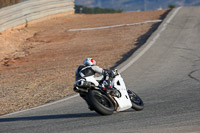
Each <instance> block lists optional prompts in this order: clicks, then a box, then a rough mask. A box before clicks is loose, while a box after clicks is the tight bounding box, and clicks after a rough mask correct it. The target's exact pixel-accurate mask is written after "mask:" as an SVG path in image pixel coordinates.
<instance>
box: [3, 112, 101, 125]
mask: <svg viewBox="0 0 200 133" xmlns="http://www.w3.org/2000/svg"><path fill="white" fill-rule="evenodd" d="M98 116H99V115H98V114H97V113H95V112H94V113H77V114H57V115H42V116H28V117H11V118H0V123H1V122H15V121H34V120H50V119H68V118H83V117H86V118H87V117H98Z"/></svg>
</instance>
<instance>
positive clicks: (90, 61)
mask: <svg viewBox="0 0 200 133" xmlns="http://www.w3.org/2000/svg"><path fill="white" fill-rule="evenodd" d="M83 64H84V65H86V66H93V65H96V61H95V60H94V59H92V58H86V59H85V60H84V62H83Z"/></svg>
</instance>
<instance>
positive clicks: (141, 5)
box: [75, 0, 200, 11]
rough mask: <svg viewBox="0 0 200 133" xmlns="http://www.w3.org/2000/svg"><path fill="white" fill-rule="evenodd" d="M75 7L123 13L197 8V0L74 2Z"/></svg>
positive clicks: (85, 0) (90, 0)
mask: <svg viewBox="0 0 200 133" xmlns="http://www.w3.org/2000/svg"><path fill="white" fill-rule="evenodd" d="M75 3H76V4H77V5H84V6H88V7H102V8H114V9H123V10H124V11H136V10H156V9H159V8H163V9H166V8H168V5H170V4H175V5H176V6H199V5H200V1H199V0H84V1H83V0H75Z"/></svg>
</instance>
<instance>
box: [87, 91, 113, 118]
mask: <svg viewBox="0 0 200 133" xmlns="http://www.w3.org/2000/svg"><path fill="white" fill-rule="evenodd" d="M88 99H89V100H90V103H91V104H92V106H93V107H94V110H95V111H96V112H97V113H99V114H101V115H111V114H113V112H114V105H113V103H112V101H111V99H110V98H109V97H108V96H106V95H105V94H102V93H101V92H100V91H98V90H90V91H89V92H88Z"/></svg>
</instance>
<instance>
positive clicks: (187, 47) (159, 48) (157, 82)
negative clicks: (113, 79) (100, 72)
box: [0, 7, 200, 133]
mask: <svg viewBox="0 0 200 133" xmlns="http://www.w3.org/2000/svg"><path fill="white" fill-rule="evenodd" d="M175 11H177V9H175V10H173V11H172V12H170V14H169V15H168V16H167V18H166V19H165V21H164V22H163V23H162V24H161V26H160V27H159V29H158V30H157V31H156V32H155V33H154V34H153V35H152V36H151V37H150V38H149V40H148V41H147V43H146V44H145V45H144V46H143V47H141V48H140V49H139V50H138V51H137V52H136V53H135V54H133V56H132V57H130V58H129V59H128V60H127V61H126V62H124V64H122V65H121V66H119V69H122V68H123V67H125V66H127V64H128V62H132V63H131V64H130V65H129V66H128V67H127V68H126V69H124V70H123V72H122V76H123V77H124V80H125V82H126V85H127V87H128V88H130V89H132V90H134V91H135V92H137V93H138V94H139V95H140V96H141V98H142V99H143V100H144V102H145V109H144V110H143V111H139V112H137V111H134V110H131V109H130V110H127V111H124V112H120V113H115V114H113V115H111V116H100V115H98V114H96V113H95V112H90V111H89V110H88V109H87V106H86V104H85V103H84V101H83V100H82V99H80V98H79V97H77V96H74V97H70V98H68V99H66V100H63V101H62V102H57V103H56V104H52V105H48V106H44V107H39V108H36V109H31V110H27V111H22V112H18V113H14V114H10V115H5V116H1V117H0V133H11V132H12V133H36V132H37V133H42V132H45V133H47V132H51V133H54V132H55V133H57V132H59V133H62V132H63V133H70V132H73V133H79V132H81V133H102V132H104V133H105V132H109V133H129V132H135V133H145V132H147V133H149V132H152V133H174V132H175V133H179V132H180V133H200V15H199V14H200V7H184V8H181V9H180V10H178V11H177V12H176V13H174V12H175ZM173 14H174V15H175V16H174V17H171V16H172V15H173ZM170 17H171V20H170V21H168V20H169V19H170ZM163 27H165V28H163ZM155 38H157V39H155ZM152 41H153V43H152ZM148 44H152V46H151V47H149V48H148ZM145 49H146V50H145ZM144 50H145V52H144ZM141 52H143V54H141V56H140V57H138V55H140V53H141ZM137 57H138V59H137V60H135V61H134V62H133V61H132V60H134V59H135V58H137Z"/></svg>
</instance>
